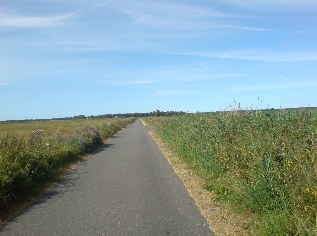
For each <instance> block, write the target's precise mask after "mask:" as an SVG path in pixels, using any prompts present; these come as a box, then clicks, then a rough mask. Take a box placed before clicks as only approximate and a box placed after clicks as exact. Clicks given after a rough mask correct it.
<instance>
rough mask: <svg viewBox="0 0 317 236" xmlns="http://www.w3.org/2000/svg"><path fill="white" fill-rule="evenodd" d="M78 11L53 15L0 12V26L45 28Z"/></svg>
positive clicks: (63, 20)
mask: <svg viewBox="0 0 317 236" xmlns="http://www.w3.org/2000/svg"><path fill="white" fill-rule="evenodd" d="M77 14H78V12H73V13H68V14H63V15H55V16H22V15H13V14H8V13H4V12H2V13H1V12H0V28H1V27H8V28H45V27H54V26H58V25H61V24H63V23H65V21H67V20H69V19H70V18H71V17H74V16H75V15H77Z"/></svg>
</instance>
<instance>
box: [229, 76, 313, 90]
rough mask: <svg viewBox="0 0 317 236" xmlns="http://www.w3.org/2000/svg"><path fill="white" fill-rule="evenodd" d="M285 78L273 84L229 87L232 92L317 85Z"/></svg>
mask: <svg viewBox="0 0 317 236" xmlns="http://www.w3.org/2000/svg"><path fill="white" fill-rule="evenodd" d="M283 80H284V83H272V84H262V85H260V84H259V85H247V86H237V87H232V88H230V89H229V91H230V92H237V93H241V92H257V91H270V90H286V89H299V88H308V87H316V86H317V82H309V81H291V82H290V81H288V80H285V79H283Z"/></svg>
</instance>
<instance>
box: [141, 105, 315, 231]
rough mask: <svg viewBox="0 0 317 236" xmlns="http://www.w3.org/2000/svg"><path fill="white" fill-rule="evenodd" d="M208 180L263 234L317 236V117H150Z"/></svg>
mask: <svg viewBox="0 0 317 236" xmlns="http://www.w3.org/2000/svg"><path fill="white" fill-rule="evenodd" d="M145 120H146V122H147V123H149V124H151V125H157V126H158V127H159V134H160V136H161V138H162V139H163V140H164V141H165V142H166V143H167V144H168V146H169V147H170V148H171V149H172V150H173V151H174V152H176V153H177V154H178V156H180V157H181V158H183V159H184V160H186V161H187V162H188V163H189V164H190V165H191V166H192V168H193V169H194V170H195V171H196V172H197V173H199V175H200V176H202V178H203V179H204V187H205V188H206V189H208V190H210V191H213V192H214V193H216V194H217V196H218V200H219V201H222V202H227V203H228V204H229V205H231V207H232V208H234V209H235V210H236V211H238V212H239V211H240V212H243V213H246V212H247V213H249V214H250V215H252V216H253V218H254V223H253V224H252V225H251V226H250V227H254V228H255V229H256V232H257V233H256V235H317V222H316V221H317V211H316V209H317V208H316V206H317V114H316V113H314V112H312V111H308V110H293V111H274V112H273V111H262V112H260V111H258V112H253V111H250V112H242V111H233V112H224V113H213V114H208V115H207V114H197V115H186V116H177V117H172V118H152V119H145Z"/></svg>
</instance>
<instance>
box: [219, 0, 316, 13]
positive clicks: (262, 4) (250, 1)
mask: <svg viewBox="0 0 317 236" xmlns="http://www.w3.org/2000/svg"><path fill="white" fill-rule="evenodd" d="M224 2H226V3H227V4H230V5H234V6H239V7H242V8H246V9H251V10H256V11H261V12H276V11H279V12H286V11H297V12H298V11H310V12H314V11H317V2H316V1H315V0H278V1H277V0H257V1H254V0H240V1H236V0H224Z"/></svg>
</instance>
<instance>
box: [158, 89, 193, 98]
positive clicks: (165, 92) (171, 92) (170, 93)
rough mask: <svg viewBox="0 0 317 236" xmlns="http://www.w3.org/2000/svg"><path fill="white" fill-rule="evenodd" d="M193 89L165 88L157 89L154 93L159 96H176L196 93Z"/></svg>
mask: <svg viewBox="0 0 317 236" xmlns="http://www.w3.org/2000/svg"><path fill="white" fill-rule="evenodd" d="M194 92H195V91H193V90H186V89H165V90H157V91H156V92H155V93H154V96H157V97H164V96H176V95H181V94H188V93H194Z"/></svg>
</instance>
